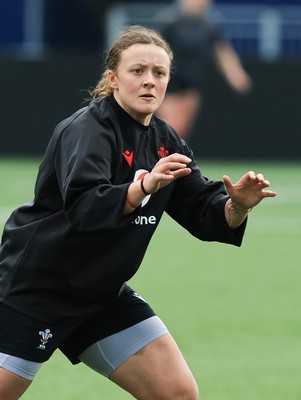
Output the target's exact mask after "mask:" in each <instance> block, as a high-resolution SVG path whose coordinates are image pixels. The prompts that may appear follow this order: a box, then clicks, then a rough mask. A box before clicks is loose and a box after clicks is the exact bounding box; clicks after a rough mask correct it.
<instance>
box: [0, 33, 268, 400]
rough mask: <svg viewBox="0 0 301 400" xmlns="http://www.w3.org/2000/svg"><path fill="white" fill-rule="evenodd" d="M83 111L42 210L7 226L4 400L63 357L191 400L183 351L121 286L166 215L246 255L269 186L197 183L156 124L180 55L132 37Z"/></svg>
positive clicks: (180, 145) (169, 132) (182, 150)
mask: <svg viewBox="0 0 301 400" xmlns="http://www.w3.org/2000/svg"><path fill="white" fill-rule="evenodd" d="M106 63H107V69H106V71H105V72H104V74H103V77H102V79H101V80H100V82H99V83H98V85H97V87H96V88H95V90H94V91H93V100H92V101H91V103H90V104H89V106H87V107H85V108H83V109H81V110H79V111H77V112H76V113H75V114H74V115H72V116H71V117H70V118H68V119H66V120H64V121H63V122H61V123H60V124H59V125H58V126H57V127H56V129H55V131H54V134H53V137H52V139H51V140H50V143H49V145H48V148H47V150H46V153H45V156H44V159H43V161H42V163H41V166H40V169H39V174H38V177H37V182H36V187H35V197H34V200H33V201H32V202H30V203H27V204H25V205H23V206H21V207H20V208H18V209H17V210H15V212H14V213H13V214H12V215H11V217H10V218H9V220H8V221H7V223H6V226H5V228H4V234H3V241H2V246H1V252H0V293H1V298H0V299H1V303H0V306H1V313H0V320H1V323H0V352H1V354H0V365H1V367H2V368H0V399H6V400H15V399H18V398H20V396H21V395H22V394H23V393H24V391H25V390H26V389H27V388H28V386H29V385H30V383H31V381H32V379H33V377H34V375H35V374H36V373H37V371H38V369H39V368H40V367H41V365H42V363H43V362H45V361H46V360H47V359H49V357H51V355H52V353H53V352H54V350H56V349H57V348H59V349H60V350H61V351H62V352H63V353H64V354H65V355H66V356H67V357H68V358H69V359H70V360H71V362H72V363H78V362H80V361H82V362H84V363H85V364H87V365H88V366H89V367H90V368H92V369H95V370H96V371H98V372H99V373H101V374H103V375H105V376H107V377H109V378H110V379H111V380H112V381H113V382H115V383H116V384H117V385H119V386H121V387H122V388H124V389H125V390H127V391H128V392H129V393H131V394H132V395H133V396H134V397H135V398H137V399H152V400H154V399H160V400H162V399H173V400H175V399H178V398H181V399H184V398H185V399H197V398H198V388H197V385H196V382H195V380H194V378H193V376H192V374H191V372H190V370H189V368H188V366H187V364H186V362H185V360H184V359H183V356H182V355H181V352H180V350H179V349H178V347H177V345H176V343H175V342H174V340H173V338H172V337H171V335H170V334H169V333H168V330H167V328H166V327H165V325H164V324H163V322H162V321H161V320H160V318H159V317H158V316H157V315H156V314H155V312H154V311H153V310H152V309H151V308H150V306H149V305H148V304H147V303H146V302H145V301H144V300H143V299H142V298H141V297H140V296H139V295H138V294H137V293H136V292H134V291H133V290H132V289H131V288H129V287H128V286H127V284H126V282H127V281H128V280H129V279H130V278H131V277H132V276H133V275H134V274H135V272H136V271H137V269H138V267H139V265H140V263H141V261H142V259H143V256H144V253H145V251H146V249H147V246H148V244H149V241H150V239H151V237H152V235H153V233H154V231H155V229H156V228H157V226H158V223H159V221H160V218H161V216H162V214H163V212H164V211H166V212H167V213H168V214H169V215H170V216H171V217H172V218H174V219H175V220H176V221H177V222H178V223H180V224H181V225H182V226H183V227H185V228H186V229H187V230H189V231H190V232H191V234H192V235H194V236H196V237H198V238H199V239H202V240H210V241H211V240H217V241H221V242H226V243H231V244H234V245H238V246H239V245H240V244H241V241H242V237H243V233H244V229H245V225H246V217H247V214H248V212H249V210H250V209H251V208H252V207H254V206H255V205H256V204H258V203H259V202H260V201H261V200H262V199H263V198H264V197H271V196H275V193H274V192H272V191H268V190H264V189H265V188H266V187H268V186H269V182H268V181H267V180H265V179H264V178H263V176H262V175H261V174H257V175H255V174H254V173H253V172H249V173H247V174H246V175H244V176H243V177H242V178H241V179H240V180H239V181H238V182H237V183H236V184H235V185H233V184H232V182H231V180H230V178H229V177H226V176H225V177H224V183H225V185H226V189H227V191H228V194H227V193H226V192H225V188H224V184H223V183H222V182H214V181H210V180H208V179H207V178H205V177H203V176H202V174H201V173H200V171H199V169H198V167H197V165H196V162H195V160H194V159H193V155H192V152H191V150H190V149H189V148H188V147H187V146H186V144H185V143H184V142H183V141H182V140H181V139H180V138H179V137H178V136H177V135H176V133H175V131H174V130H173V128H172V127H171V126H169V125H168V124H167V123H165V122H164V121H162V120H160V119H158V118H157V117H155V116H154V112H155V111H156V110H157V109H158V107H159V106H160V104H161V102H162V100H163V98H164V94H165V91H166V88H167V84H168V81H169V76H170V69H171V63H172V52H171V50H170V48H169V46H168V45H167V43H166V42H165V41H164V40H163V39H162V38H161V36H160V35H159V34H157V33H156V32H154V31H152V30H149V29H145V28H143V27H130V28H128V30H126V31H125V33H124V34H122V35H121V36H120V38H119V39H117V40H116V42H115V43H114V44H113V45H112V47H111V49H110V51H109V53H108V55H107V60H106Z"/></svg>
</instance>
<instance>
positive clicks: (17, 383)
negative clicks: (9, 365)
mask: <svg viewBox="0 0 301 400" xmlns="http://www.w3.org/2000/svg"><path fill="white" fill-rule="evenodd" d="M30 384H31V380H28V379H25V378H22V377H20V376H18V375H16V374H14V373H13V372H10V371H8V370H6V369H4V368H0V400H17V399H19V398H20V397H21V396H22V394H23V393H24V392H25V391H26V389H27V388H28V387H29V385H30Z"/></svg>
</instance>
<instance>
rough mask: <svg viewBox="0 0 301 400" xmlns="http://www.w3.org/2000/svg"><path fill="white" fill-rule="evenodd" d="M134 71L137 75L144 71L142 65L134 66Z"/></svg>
mask: <svg viewBox="0 0 301 400" xmlns="http://www.w3.org/2000/svg"><path fill="white" fill-rule="evenodd" d="M133 72H134V73H135V74H137V75H140V74H141V73H142V68H141V67H136V68H133Z"/></svg>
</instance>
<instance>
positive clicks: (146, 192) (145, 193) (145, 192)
mask: <svg viewBox="0 0 301 400" xmlns="http://www.w3.org/2000/svg"><path fill="white" fill-rule="evenodd" d="M140 188H141V190H142V192H143V194H144V195H145V196H149V195H150V194H151V193H149V192H148V191H147V190H146V189H145V186H144V177H143V178H142V179H141V181H140Z"/></svg>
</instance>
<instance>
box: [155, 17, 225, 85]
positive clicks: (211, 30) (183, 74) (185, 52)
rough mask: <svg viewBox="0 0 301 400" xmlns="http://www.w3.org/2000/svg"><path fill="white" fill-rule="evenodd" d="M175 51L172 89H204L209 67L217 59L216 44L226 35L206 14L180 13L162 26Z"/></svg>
mask: <svg viewBox="0 0 301 400" xmlns="http://www.w3.org/2000/svg"><path fill="white" fill-rule="evenodd" d="M162 35H163V36H164V38H165V39H166V40H167V42H168V43H169V45H170V47H171V49H172V51H173V53H174V62H173V64H174V71H173V74H172V78H171V80H170V82H169V85H168V90H169V91H176V92H177V91H181V90H183V89H188V88H196V89H199V90H201V89H202V88H203V85H204V80H205V76H206V72H207V68H208V66H209V65H210V64H212V63H213V62H214V61H215V60H214V46H215V44H216V43H217V42H222V41H223V39H222V37H221V35H220V33H219V32H218V30H217V29H216V27H215V26H213V25H212V24H210V23H209V22H208V21H207V20H206V19H204V18H203V17H189V16H186V15H184V16H181V17H179V18H178V19H176V20H175V21H173V22H170V23H169V24H167V25H166V26H165V27H164V28H163V29H162Z"/></svg>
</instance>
